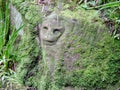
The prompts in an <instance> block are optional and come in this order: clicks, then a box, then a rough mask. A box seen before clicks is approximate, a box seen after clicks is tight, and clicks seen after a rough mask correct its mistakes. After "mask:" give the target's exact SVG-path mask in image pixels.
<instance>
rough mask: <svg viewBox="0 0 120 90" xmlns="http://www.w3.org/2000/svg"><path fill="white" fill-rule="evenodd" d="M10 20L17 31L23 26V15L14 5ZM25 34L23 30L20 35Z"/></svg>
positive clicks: (11, 8) (11, 9)
mask: <svg viewBox="0 0 120 90" xmlns="http://www.w3.org/2000/svg"><path fill="white" fill-rule="evenodd" d="M10 19H11V24H12V26H14V27H15V28H16V29H17V30H18V29H20V28H21V27H22V26H23V19H22V15H21V14H20V12H18V10H17V9H16V8H15V6H13V5H12V4H10ZM23 32H24V31H23V28H21V30H20V31H19V35H20V36H22V35H23Z"/></svg>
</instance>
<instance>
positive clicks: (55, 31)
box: [40, 15, 65, 45]
mask: <svg viewBox="0 0 120 90" xmlns="http://www.w3.org/2000/svg"><path fill="white" fill-rule="evenodd" d="M48 18H49V17H48ZM48 18H47V19H46V20H45V21H44V22H43V23H42V26H41V31H40V38H41V41H42V43H43V44H44V45H54V44H56V43H57V41H58V39H59V38H60V36H61V35H62V34H63V32H64V30H65V27H64V25H63V24H64V23H63V21H62V20H59V19H58V18H57V16H56V15H53V18H49V19H48Z"/></svg>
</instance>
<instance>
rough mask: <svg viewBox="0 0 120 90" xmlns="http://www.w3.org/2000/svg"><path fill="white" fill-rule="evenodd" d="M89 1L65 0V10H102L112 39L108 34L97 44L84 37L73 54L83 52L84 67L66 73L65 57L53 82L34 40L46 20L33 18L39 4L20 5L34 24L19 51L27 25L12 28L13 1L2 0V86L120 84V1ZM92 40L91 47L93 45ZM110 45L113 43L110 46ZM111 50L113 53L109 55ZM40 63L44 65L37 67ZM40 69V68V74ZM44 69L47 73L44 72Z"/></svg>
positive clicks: (0, 5)
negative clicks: (38, 26)
mask: <svg viewBox="0 0 120 90" xmlns="http://www.w3.org/2000/svg"><path fill="white" fill-rule="evenodd" d="M12 1H14V0H12ZM85 1H86V0H68V2H67V0H64V2H63V6H64V7H63V10H64V9H65V10H66V9H69V10H71V11H73V13H74V14H75V12H76V11H77V10H79V9H80V8H83V9H85V10H86V12H87V10H97V11H98V13H100V17H101V18H103V19H104V23H105V24H106V26H107V27H108V28H109V32H110V35H111V37H112V38H111V37H109V36H107V35H108V34H107V35H106V37H107V38H106V39H105V40H104V41H101V42H100V43H97V44H96V46H94V45H93V44H91V42H87V43H86V42H85V41H84V40H83V41H81V39H80V41H79V42H81V43H82V44H81V45H82V48H80V49H77V50H75V51H73V52H72V53H74V54H75V53H78V52H79V53H80V54H81V55H82V57H81V59H82V60H83V62H82V63H83V67H84V68H83V69H81V70H75V71H73V72H72V73H69V72H66V71H65V69H64V67H63V64H62V63H61V62H63V60H61V61H60V62H59V63H58V66H57V67H56V71H55V74H54V77H55V78H54V81H53V82H52V83H51V82H50V77H49V71H48V69H47V67H46V65H45V60H44V61H43V62H42V61H40V62H39V64H38V61H37V60H38V58H39V57H38V54H41V53H40V51H39V50H38V47H37V46H34V45H33V43H35V44H36V42H35V41H34V40H35V36H34V34H35V33H36V32H34V31H32V30H31V29H33V27H34V25H35V24H36V23H37V22H39V21H41V20H42V19H41V18H39V17H35V18H33V17H34V15H36V14H37V12H35V11H33V10H34V9H35V8H36V6H34V5H32V6H31V7H30V8H29V7H28V6H29V4H28V5H27V6H26V7H23V6H19V5H18V8H19V10H20V12H21V13H22V14H23V15H25V19H26V20H27V21H28V22H29V23H28V24H26V27H27V26H30V28H26V29H28V31H29V32H30V35H28V33H27V32H28V31H27V32H25V34H24V35H26V36H27V35H28V37H27V38H26V37H24V36H23V38H22V40H23V42H22V44H21V45H20V47H19V49H20V50H19V51H16V50H15V49H16V47H15V41H16V40H17V37H18V33H19V30H20V29H21V28H23V26H21V27H20V28H19V29H18V30H16V29H15V28H14V27H11V25H10V10H9V2H8V0H0V88H7V87H8V88H10V87H12V84H13V82H14V83H15V84H16V86H17V87H20V86H21V85H24V86H29V87H30V86H33V87H38V88H39V89H40V90H46V89H48V88H52V90H59V88H63V87H64V86H66V85H70V86H73V87H75V86H77V87H85V88H86V89H87V90H90V88H93V87H94V88H106V87H107V88H111V87H110V86H113V87H114V86H118V85H120V77H119V75H120V63H119V62H120V58H119V56H120V50H119V48H120V45H119V38H120V34H119V33H120V1H119V0H88V1H87V2H85ZM15 2H16V3H17V4H19V3H21V2H20V1H18V2H19V3H18V2H17V0H15ZM26 11H27V13H26ZM31 13H34V14H31ZM39 16H40V15H39ZM31 17H32V18H31ZM38 18H39V20H38ZM11 31H12V32H11ZM88 33H91V32H88ZM32 36H33V37H32ZM75 38H77V37H75V36H74V37H72V39H71V40H74V39H75ZM26 41H27V42H26ZM88 43H89V44H90V45H91V46H89V45H88ZM110 44H111V46H109V45H110ZM75 45H76V43H74V44H73V46H75ZM21 48H22V49H21ZM86 48H87V49H86ZM17 50H18V49H17ZM21 52H22V54H21ZM23 52H24V53H23ZM84 52H86V53H84ZM96 52H97V53H96ZM109 52H110V54H109V55H108V53H109ZM33 53H34V54H33ZM91 54H92V55H93V56H92V55H91ZM19 55H21V56H19ZM90 55H91V56H90ZM43 57H44V58H43V59H45V56H44V54H43ZM85 57H87V58H85ZM104 60H105V61H104ZM93 62H94V63H93ZM16 63H18V67H16V66H15V64H16ZM80 63H81V62H80V60H78V61H77V62H75V66H79V64H80ZM30 64H31V66H30ZM36 64H38V65H41V66H37V67H35V65H36ZM42 64H43V65H45V66H43V65H42ZM34 67H35V68H34ZM16 68H17V69H16ZM36 68H37V69H36ZM38 69H40V70H38ZM15 70H17V71H15ZM38 71H40V73H37V72H38ZM43 71H45V72H44V73H42V72H43ZM32 74H33V75H32ZM35 75H36V77H35ZM38 78H41V81H40V82H36V81H37V80H38ZM108 84H109V85H108ZM22 87H23V86H22ZM22 87H20V88H21V90H24V89H25V88H24V87H23V88H24V89H22ZM19 90H20V89H19ZM111 90H112V89H111ZM113 90H114V89H113Z"/></svg>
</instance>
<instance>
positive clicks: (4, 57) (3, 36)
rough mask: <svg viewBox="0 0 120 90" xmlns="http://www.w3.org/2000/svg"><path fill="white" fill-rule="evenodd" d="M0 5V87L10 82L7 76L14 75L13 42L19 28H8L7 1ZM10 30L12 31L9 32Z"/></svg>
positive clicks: (8, 13)
mask: <svg viewBox="0 0 120 90" xmlns="http://www.w3.org/2000/svg"><path fill="white" fill-rule="evenodd" d="M2 5H5V6H2V7H0V88H4V87H7V85H8V84H10V81H9V82H8V80H10V79H8V78H7V77H8V76H10V75H14V74H15V73H13V71H12V70H14V68H15V67H14V63H15V62H16V59H15V53H14V43H15V40H16V39H17V36H18V32H19V30H20V29H21V28H22V27H21V28H19V30H15V29H14V28H12V27H11V28H10V12H9V2H7V1H6V2H2ZM10 30H11V31H12V32H11V34H10Z"/></svg>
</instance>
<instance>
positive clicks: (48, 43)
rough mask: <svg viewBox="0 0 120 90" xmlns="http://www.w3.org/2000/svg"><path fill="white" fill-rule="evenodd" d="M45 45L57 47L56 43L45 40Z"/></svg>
mask: <svg viewBox="0 0 120 90" xmlns="http://www.w3.org/2000/svg"><path fill="white" fill-rule="evenodd" d="M43 44H45V45H50V46H51V45H55V44H56V41H50V40H43Z"/></svg>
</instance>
